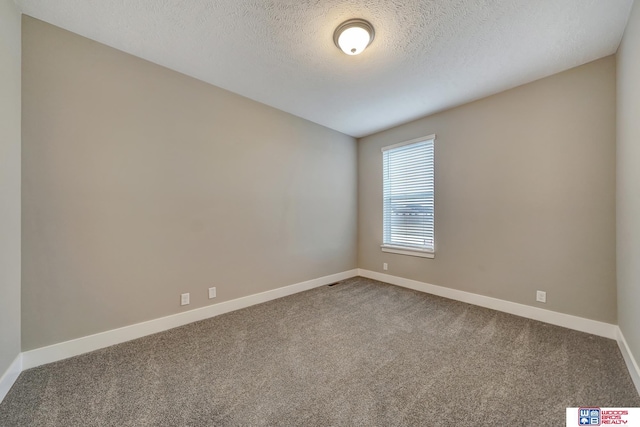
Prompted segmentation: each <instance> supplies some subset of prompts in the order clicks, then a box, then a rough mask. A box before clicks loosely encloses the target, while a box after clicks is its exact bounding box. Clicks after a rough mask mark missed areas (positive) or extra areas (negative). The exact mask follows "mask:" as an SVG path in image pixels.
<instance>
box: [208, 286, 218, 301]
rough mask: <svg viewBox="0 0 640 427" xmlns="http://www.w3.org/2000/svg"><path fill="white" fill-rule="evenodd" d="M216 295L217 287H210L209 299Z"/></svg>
mask: <svg viewBox="0 0 640 427" xmlns="http://www.w3.org/2000/svg"><path fill="white" fill-rule="evenodd" d="M215 297H216V288H209V299H213V298H215Z"/></svg>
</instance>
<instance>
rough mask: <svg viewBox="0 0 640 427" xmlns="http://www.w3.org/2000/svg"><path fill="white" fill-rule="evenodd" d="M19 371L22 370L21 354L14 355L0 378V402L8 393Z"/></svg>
mask: <svg viewBox="0 0 640 427" xmlns="http://www.w3.org/2000/svg"><path fill="white" fill-rule="evenodd" d="M20 372H22V354H18V355H17V356H16V358H15V359H14V360H13V362H12V363H11V365H9V368H8V369H7V370H6V372H5V373H4V374H3V375H2V377H1V378H0V402H2V399H4V397H5V396H6V395H7V393H9V390H10V389H11V386H13V383H15V382H16V380H17V379H18V376H19V375H20Z"/></svg>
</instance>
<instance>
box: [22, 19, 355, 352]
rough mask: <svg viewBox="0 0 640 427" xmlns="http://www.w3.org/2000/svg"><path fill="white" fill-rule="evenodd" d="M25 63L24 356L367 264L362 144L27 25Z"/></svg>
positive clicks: (101, 48) (109, 51) (154, 67)
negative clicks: (361, 223) (360, 185)
mask: <svg viewBox="0 0 640 427" xmlns="http://www.w3.org/2000/svg"><path fill="white" fill-rule="evenodd" d="M23 64H24V67H23V82H24V86H23V106H24V109H23V215H24V216H23V222H24V229H23V233H24V234H23V261H24V263H23V265H24V267H23V293H22V295H23V316H22V319H23V333H22V337H23V349H24V350H29V349H33V348H36V347H40V346H44V345H48V344H52V343H57V342H60V341H64V340H69V339H72V338H77V337H81V336H85V335H88V334H92V333H96V332H100V331H105V330H109V329H113V328H117V327H120V326H124V325H129V324H133V323H136V322H140V321H144V320H148V319H153V318H157V317H161V316H165V315H170V314H173V313H177V312H180V311H183V310H189V309H193V308H197V307H201V306H204V305H208V304H210V303H211V302H212V301H210V300H208V299H207V288H208V287H209V286H216V287H217V291H218V298H217V299H216V300H215V301H216V302H222V301H225V300H230V299H234V298H238V297H242V296H246V295H250V294H255V293H258V292H262V291H266V290H269V289H274V288H277V287H281V286H285V285H291V284H294V283H297V282H301V281H304V280H308V279H314V278H318V277H321V276H325V275H329V274H333V273H338V272H342V271H345V270H349V269H353V268H355V267H356V219H357V218H356V213H357V193H356V182H357V175H356V169H357V168H356V161H357V147H356V141H355V140H354V139H353V138H351V137H348V136H345V135H343V134H340V133H338V132H335V131H332V130H329V129H327V128H324V127H321V126H319V125H316V124H313V123H311V122H308V121H305V120H302V119H300V118H297V117H294V116H292V115H289V114H286V113H283V112H281V111H278V110H276V109H273V108H270V107H267V106H265V105H262V104H259V103H256V102H254V101H251V100H249V99H246V98H242V97H240V96H238V95H235V94H232V93H230V92H227V91H224V90H222V89H219V88H216V87H213V86H210V85H207V84H205V83H202V82H200V81H197V80H195V79H192V78H189V77H186V76H184V75H181V74H179V73H176V72H173V71H170V70H168V69H165V68H162V67H160V66H157V65H154V64H151V63H149V62H146V61H144V60H141V59H138V58H135V57H133V56H130V55H127V54H124V53H122V52H119V51H117V50H114V49H111V48H109V47H106V46H104V45H100V44H98V43H95V42H92V41H89V40H87V39H84V38H82V37H80V36H77V35H74V34H72V33H69V32H66V31H63V30H61V29H59V28H56V27H53V26H51V25H48V24H45V23H43V22H41V21H37V20H35V19H33V18H29V17H25V18H24V21H23ZM274 90H275V89H274ZM301 102H303V101H302V100H301ZM182 292H190V293H191V301H192V302H191V305H189V306H187V307H180V305H179V296H180V293H182Z"/></svg>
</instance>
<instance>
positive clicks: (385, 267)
mask: <svg viewBox="0 0 640 427" xmlns="http://www.w3.org/2000/svg"><path fill="white" fill-rule="evenodd" d="M382 269H383V270H388V269H389V266H388V265H387V263H386V262H385V263H383V264H382Z"/></svg>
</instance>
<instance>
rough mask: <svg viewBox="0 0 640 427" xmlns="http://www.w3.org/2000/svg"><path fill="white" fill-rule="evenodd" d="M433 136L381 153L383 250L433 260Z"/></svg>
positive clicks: (390, 148)
mask: <svg viewBox="0 0 640 427" xmlns="http://www.w3.org/2000/svg"><path fill="white" fill-rule="evenodd" d="M435 139H436V136H435V135H430V136H427V137H424V138H418V139H414V140H411V141H407V142H401V143H400V144H395V145H390V146H388V147H384V148H383V149H382V169H383V198H384V206H383V233H382V234H383V238H382V242H383V244H382V250H383V251H384V252H393V253H399V254H404V255H413V256H421V257H425V258H433V257H434V253H435V242H434V176H433V172H434V164H433V163H434V162H433V155H434V142H435Z"/></svg>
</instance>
